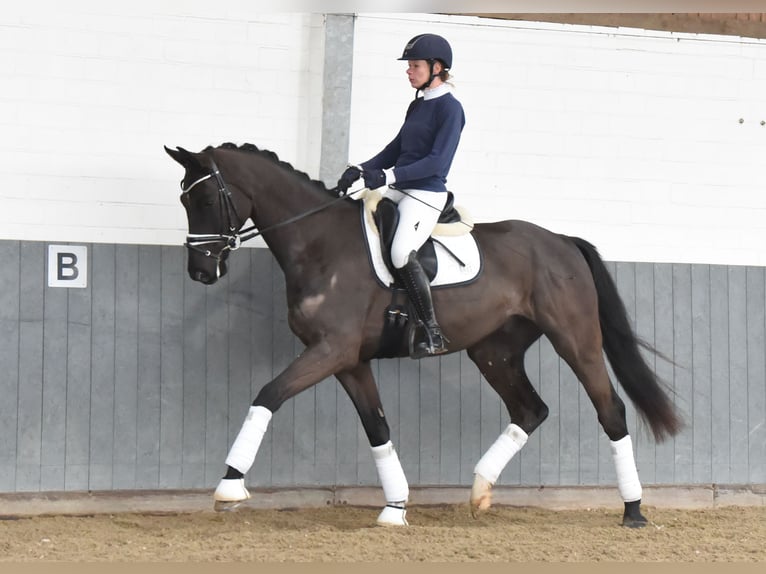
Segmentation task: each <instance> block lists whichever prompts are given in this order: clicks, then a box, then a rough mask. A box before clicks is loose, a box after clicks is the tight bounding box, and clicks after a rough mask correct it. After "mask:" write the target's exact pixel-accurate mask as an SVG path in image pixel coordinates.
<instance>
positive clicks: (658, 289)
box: [654, 263, 688, 484]
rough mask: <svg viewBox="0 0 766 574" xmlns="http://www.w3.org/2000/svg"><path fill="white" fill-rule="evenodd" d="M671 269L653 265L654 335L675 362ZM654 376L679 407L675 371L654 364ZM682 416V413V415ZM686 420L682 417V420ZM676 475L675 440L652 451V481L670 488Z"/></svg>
mask: <svg viewBox="0 0 766 574" xmlns="http://www.w3.org/2000/svg"><path fill="white" fill-rule="evenodd" d="M673 301H674V297H673V266H672V265H671V264H668V263H655V264H654V317H655V320H654V321H655V322H654V330H655V331H654V332H655V345H656V348H657V349H659V350H660V351H661V352H662V353H664V354H665V355H666V356H667V357H669V358H670V359H672V360H675V359H676V357H675V338H674V337H673V329H674V326H673V317H674V311H673ZM655 369H656V372H657V376H658V377H659V378H660V379H662V380H663V381H665V383H666V384H667V385H668V387H669V394H670V396H671V397H672V399H673V402H674V404H675V405H676V406H679V401H678V397H676V390H675V386H674V379H673V374H674V367H673V364H672V363H670V362H667V361H663V360H658V361H656V362H655ZM681 415H682V416H684V415H685V413H681ZM684 418H685V417H684ZM685 420H688V419H685ZM674 474H675V439H673V438H670V439H668V440H666V441H665V442H663V443H661V444H658V445H656V447H655V481H656V482H657V483H659V484H672V483H673V480H674Z"/></svg>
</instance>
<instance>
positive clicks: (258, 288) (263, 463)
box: [229, 249, 280, 486]
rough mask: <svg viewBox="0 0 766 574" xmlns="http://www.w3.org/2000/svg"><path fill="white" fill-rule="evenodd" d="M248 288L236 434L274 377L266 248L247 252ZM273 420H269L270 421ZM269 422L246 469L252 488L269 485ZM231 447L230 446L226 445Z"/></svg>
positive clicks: (271, 266)
mask: <svg viewBox="0 0 766 574" xmlns="http://www.w3.org/2000/svg"><path fill="white" fill-rule="evenodd" d="M249 253H250V261H251V265H250V286H251V289H252V292H253V301H252V310H251V317H250V321H251V327H250V332H251V333H252V340H251V342H250V353H251V356H252V359H251V365H250V400H249V401H248V404H246V405H242V407H241V408H239V409H237V410H236V411H235V412H233V413H231V415H230V416H231V417H232V419H233V421H234V424H233V427H234V428H235V429H236V432H237V433H238V432H239V429H240V428H241V427H242V423H243V422H244V420H245V415H246V414H247V411H248V409H249V408H250V404H252V402H253V400H255V397H256V396H257V395H258V392H259V391H260V390H261V389H262V388H263V386H264V385H266V384H267V383H269V382H270V381H271V380H272V378H273V377H274V366H273V355H274V331H273V323H274V315H275V308H276V305H277V304H278V303H279V302H275V301H274V297H275V294H274V288H273V286H274V273H278V272H280V271H279V268H278V267H277V265H276V262H275V260H274V258H273V257H272V255H271V252H270V251H269V250H268V249H251V250H250V252H249ZM272 421H273V419H272ZM273 426H274V425H273V422H272V424H270V425H269V428H268V429H267V430H266V434H265V435H264V437H263V441H262V442H261V447H260V449H259V450H258V454H257V456H256V458H255V462H254V463H253V468H252V469H251V470H250V473H249V475H248V480H249V483H250V484H253V485H255V486H265V485H270V484H271V458H272V448H271V443H272V436H273ZM229 447H231V444H229Z"/></svg>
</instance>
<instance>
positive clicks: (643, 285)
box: [633, 263, 669, 483]
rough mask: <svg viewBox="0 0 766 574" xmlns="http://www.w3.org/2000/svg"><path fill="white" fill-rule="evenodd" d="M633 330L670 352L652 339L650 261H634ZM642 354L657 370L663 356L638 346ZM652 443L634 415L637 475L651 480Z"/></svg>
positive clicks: (653, 468) (653, 465) (653, 469)
mask: <svg viewBox="0 0 766 574" xmlns="http://www.w3.org/2000/svg"><path fill="white" fill-rule="evenodd" d="M635 332H636V336H637V337H638V338H639V339H640V340H642V341H645V342H646V343H648V344H649V345H651V346H653V347H654V348H655V349H657V351H659V352H660V353H664V354H665V355H668V356H669V353H668V352H666V350H663V349H658V348H657V342H656V340H655V335H654V333H655V316H654V266H653V265H651V264H649V263H638V264H636V315H635ZM641 354H642V356H643V357H644V359H645V360H646V363H647V364H648V365H649V367H650V368H651V369H652V371H653V372H654V373H656V369H657V361H662V358H660V357H657V355H656V354H654V353H651V352H649V351H646V350H644V349H641ZM661 384H662V383H661ZM655 446H656V445H655V441H654V436H653V435H652V433H651V430H650V429H649V428H648V425H647V424H646V423H644V422H643V420H641V419H640V418H639V419H637V421H636V432H634V433H633V447H634V453H635V455H636V465H637V467H638V471H639V478H640V479H641V481H642V482H644V483H653V482H654V481H655V480H656V460H655Z"/></svg>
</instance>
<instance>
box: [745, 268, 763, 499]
mask: <svg viewBox="0 0 766 574" xmlns="http://www.w3.org/2000/svg"><path fill="white" fill-rule="evenodd" d="M765 298H766V289H764V268H763V267H748V268H747V427H748V452H747V454H748V476H747V481H748V483H750V484H763V483H764V482H766V392H765V391H764V381H765V380H766V352H765V351H766V333H764V330H765V329H766V323H765V318H764V316H765V315H766V309H765V308H764V305H765V304H766V301H765V300H764V299H765Z"/></svg>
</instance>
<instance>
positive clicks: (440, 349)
mask: <svg viewBox="0 0 766 574" xmlns="http://www.w3.org/2000/svg"><path fill="white" fill-rule="evenodd" d="M420 329H422V330H423V333H424V335H425V337H424V338H423V339H421V340H419V341H416V338H417V335H416V333H417V331H418V330H420ZM447 343H449V339H447V337H445V336H444V334H443V333H442V331H441V328H440V327H439V326H438V325H434V326H431V327H428V326H427V325H425V324H424V323H422V322H418V323H417V324H416V325H415V326H414V327H413V328H412V330H411V331H410V344H409V348H410V357H411V358H412V359H422V358H424V357H432V356H434V355H443V354H444V353H447V352H448V351H449V349H447Z"/></svg>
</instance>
